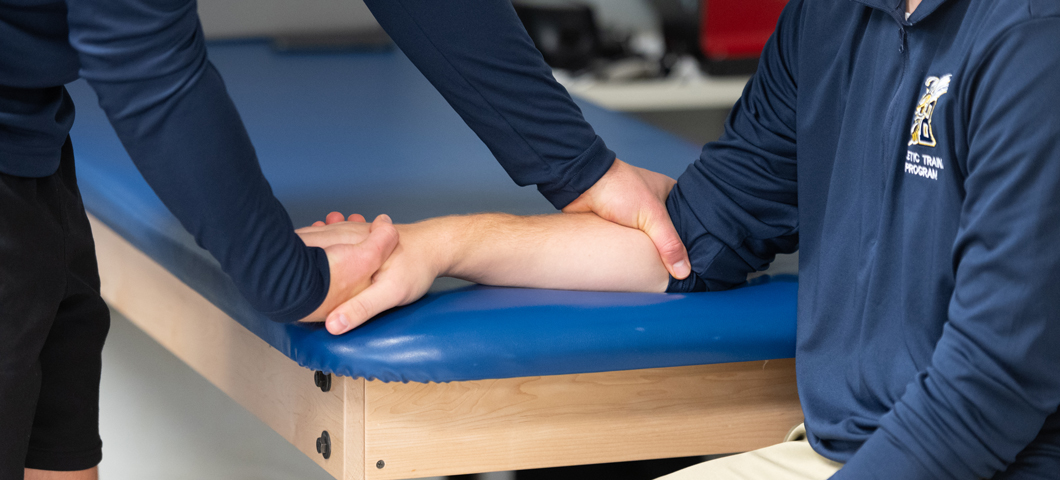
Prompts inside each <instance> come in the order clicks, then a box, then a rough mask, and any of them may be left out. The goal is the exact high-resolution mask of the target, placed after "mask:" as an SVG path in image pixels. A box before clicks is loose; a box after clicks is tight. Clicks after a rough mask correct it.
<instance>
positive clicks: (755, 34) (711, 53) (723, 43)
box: [699, 0, 787, 61]
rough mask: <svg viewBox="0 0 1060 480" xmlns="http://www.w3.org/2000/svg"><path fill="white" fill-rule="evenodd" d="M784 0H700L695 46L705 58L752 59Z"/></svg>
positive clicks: (777, 15)
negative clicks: (699, 19) (696, 44)
mask: <svg viewBox="0 0 1060 480" xmlns="http://www.w3.org/2000/svg"><path fill="white" fill-rule="evenodd" d="M785 4H787V0H703V2H702V3H701V4H700V15H702V17H701V22H702V23H700V25H701V27H700V30H699V32H700V35H699V47H700V49H702V52H703V55H704V56H705V57H706V58H707V60H711V61H726V60H740V59H755V58H758V56H759V55H760V54H761V53H762V48H763V47H765V45H766V40H769V36H770V35H772V34H773V30H774V29H775V28H776V26H777V20H778V19H779V18H780V12H781V11H782V10H783V9H784V5H785Z"/></svg>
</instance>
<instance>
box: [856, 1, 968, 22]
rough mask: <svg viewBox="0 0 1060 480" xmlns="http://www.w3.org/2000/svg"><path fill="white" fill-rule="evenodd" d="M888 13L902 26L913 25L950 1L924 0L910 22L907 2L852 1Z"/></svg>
mask: <svg viewBox="0 0 1060 480" xmlns="http://www.w3.org/2000/svg"><path fill="white" fill-rule="evenodd" d="M850 1H852V2H856V3H860V4H862V5H865V6H868V7H871V8H875V9H876V10H880V11H882V12H884V13H887V14H888V15H890V16H891V17H893V18H894V19H895V20H897V21H898V23H901V24H902V25H913V24H915V23H917V22H919V21H921V20H923V19H924V18H927V16H928V15H931V13H932V12H934V11H935V10H936V9H938V8H939V6H940V5H942V4H943V3H946V2H947V1H949V0H923V1H921V2H920V5H918V6H917V7H916V10H915V11H914V12H913V15H911V16H910V17H909V21H906V20H905V0H850Z"/></svg>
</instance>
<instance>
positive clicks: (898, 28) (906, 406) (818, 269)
mask: <svg viewBox="0 0 1060 480" xmlns="http://www.w3.org/2000/svg"><path fill="white" fill-rule="evenodd" d="M1058 49H1060V4H1058V3H1057V2H1054V1H1045V0H1011V1H1005V0H924V2H923V3H921V4H920V5H919V7H918V8H917V9H916V11H915V12H914V13H913V14H912V16H911V17H910V18H909V19H908V20H906V19H905V16H904V2H899V1H894V0H891V1H887V0H832V1H824V0H821V1H815V0H793V1H791V2H790V3H789V4H788V6H787V7H786V10H785V11H784V14H783V15H782V17H781V20H780V22H779V25H778V28H777V31H776V33H775V34H774V36H773V38H772V39H771V40H770V41H769V42H768V45H767V47H766V49H765V51H764V53H763V57H762V59H761V62H760V66H759V70H758V72H757V73H756V75H755V76H754V78H753V79H752V80H751V82H750V83H749V84H748V86H747V87H746V89H745V91H744V95H743V97H742V98H741V99H740V101H739V102H738V104H737V105H736V107H735V108H734V110H733V112H732V113H731V115H730V117H729V119H728V120H727V123H726V129H725V133H724V135H723V137H722V138H721V139H720V140H719V141H718V142H714V143H710V144H708V145H706V146H705V147H704V149H703V152H702V155H701V157H700V159H699V160H698V161H696V162H695V163H694V164H693V165H691V166H690V167H689V169H688V170H687V171H686V172H685V173H684V174H683V175H682V176H681V178H680V180H679V181H678V183H677V187H676V188H675V189H674V190H673V192H672V193H671V195H670V197H669V199H668V203H667V206H668V208H669V211H670V213H671V216H672V217H673V219H674V221H675V223H676V225H677V227H678V230H679V232H680V234H681V235H682V238H683V240H684V241H685V244H686V245H687V246H688V249H689V252H690V255H691V259H692V263H693V271H694V272H695V275H694V277H693V278H690V279H688V280H686V281H672V282H671V286H670V287H671V290H691V289H697V288H698V289H721V288H728V287H730V286H732V285H735V284H738V283H740V282H741V281H742V280H743V278H744V275H745V274H746V273H747V272H749V271H753V270H760V269H762V268H764V267H765V266H766V265H767V264H768V263H769V262H770V261H771V260H772V258H773V255H774V254H775V253H779V252H790V251H793V250H795V249H796V248H798V249H799V250H800V258H799V261H800V265H799V303H798V330H797V332H798V334H797V350H796V352H797V353H796V360H797V375H798V384H799V395H800V398H801V400H802V406H803V410H804V412H805V415H806V417H805V418H806V426H807V429H808V432H809V439H810V443H811V445H812V446H813V448H814V449H815V450H816V451H817V452H819V453H821V454H822V455H824V456H826V457H828V458H831V459H833V460H837V461H840V462H845V463H846V465H845V466H844V467H843V468H842V469H841V470H840V471H839V472H838V473H837V474H836V475H835V476H834V477H833V478H837V479H873V478H878V479H905V480H912V479H951V478H952V479H978V478H1004V479H1009V478H1012V479H1015V478H1020V479H1023V478H1043V479H1044V478H1057V475H1060V473H1058V472H1060V414H1058V413H1057V409H1058V406H1060V247H1058V243H1057V242H1058V240H1060V50H1058Z"/></svg>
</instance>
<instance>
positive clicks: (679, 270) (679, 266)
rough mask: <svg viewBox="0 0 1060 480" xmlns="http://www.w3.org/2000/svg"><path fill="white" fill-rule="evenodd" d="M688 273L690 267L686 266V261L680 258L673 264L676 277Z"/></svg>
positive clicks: (685, 275) (690, 269)
mask: <svg viewBox="0 0 1060 480" xmlns="http://www.w3.org/2000/svg"><path fill="white" fill-rule="evenodd" d="M689 273H692V268H691V267H689V266H688V262H686V261H684V260H681V261H680V262H677V263H675V264H674V274H675V275H676V276H677V278H685V277H687V276H688V274H689Z"/></svg>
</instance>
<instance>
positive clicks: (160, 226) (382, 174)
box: [68, 42, 798, 382]
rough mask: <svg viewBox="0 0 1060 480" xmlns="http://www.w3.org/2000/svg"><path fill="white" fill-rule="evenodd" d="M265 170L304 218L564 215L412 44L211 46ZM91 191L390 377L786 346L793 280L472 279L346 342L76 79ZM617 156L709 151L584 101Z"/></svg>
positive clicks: (301, 330) (354, 361) (654, 160)
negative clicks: (161, 185) (562, 285)
mask: <svg viewBox="0 0 1060 480" xmlns="http://www.w3.org/2000/svg"><path fill="white" fill-rule="evenodd" d="M209 55H210V58H211V60H212V61H213V62H214V64H215V65H216V66H217V68H218V69H219V70H220V71H221V74H222V75H223V76H224V78H225V81H226V84H227V86H228V90H229V92H230V94H231V95H232V97H233V99H234V101H235V103H236V105H237V106H238V107H239V110H240V112H241V114H242V116H243V120H244V122H245V124H246V126H247V129H248V131H249V132H250V136H251V138H252V140H253V142H254V145H255V148H256V149H257V153H258V157H259V159H260V161H261V165H262V169H263V171H264V172H265V175H266V177H267V178H268V179H269V181H270V183H271V184H272V187H273V190H274V192H275V193H276V196H277V197H278V198H279V199H280V201H281V202H283V204H284V205H285V206H286V207H287V209H288V211H289V212H290V214H291V217H292V219H293V220H294V223H295V225H296V226H302V225H308V224H310V223H312V222H313V221H315V220H319V219H323V217H324V215H326V214H327V213H328V212H330V211H333V210H340V211H342V212H343V213H346V214H349V213H362V214H364V215H365V216H366V217H368V218H369V219H371V218H373V217H374V216H375V215H377V214H380V213H387V214H389V215H390V216H391V217H393V219H394V221H395V222H412V221H416V220H420V219H423V218H428V217H433V216H438V215H447V214H457V213H471V212H481V211H504V212H509V213H515V214H537V213H548V212H552V211H554V210H553V209H552V207H551V206H550V205H549V204H548V202H547V201H545V199H544V198H543V197H541V196H540V195H539V194H538V193H537V191H536V189H534V188H532V187H528V188H520V187H518V186H516V185H515V184H514V183H513V182H512V181H511V179H509V178H508V176H507V174H506V173H505V172H504V170H503V169H502V168H501V167H500V165H498V164H497V162H496V161H495V160H494V159H493V157H492V155H490V153H489V150H487V149H486V147H485V146H484V145H483V144H482V143H481V142H480V141H479V140H478V138H477V137H475V135H474V133H472V132H471V130H470V129H469V128H468V127H467V126H466V125H465V124H464V123H463V121H462V120H461V119H460V117H459V116H458V115H457V114H456V113H455V112H454V111H453V110H452V109H451V108H450V107H449V105H448V104H447V103H446V102H445V101H444V100H443V99H442V97H441V95H440V94H438V93H437V92H436V91H435V90H434V88H433V87H431V85H430V84H429V83H428V82H427V80H426V79H425V78H423V76H422V75H420V73H419V72H418V71H417V70H416V69H415V67H414V66H413V65H412V64H411V63H410V62H409V61H408V59H406V58H405V56H404V55H402V54H401V53H400V51H397V50H391V51H385V52H368V53H363V52H362V53H303V54H290V53H274V52H273V51H272V50H271V49H269V47H268V46H267V44H265V43H264V42H240V43H223V44H213V45H211V47H210V49H209ZM68 89H69V90H70V93H71V95H72V96H73V98H74V101H75V104H76V105H77V120H76V122H75V124H74V129H73V132H72V133H71V135H72V137H73V142H74V151H75V155H76V158H77V169H78V176H79V185H80V188H81V192H82V196H83V197H84V201H85V206H86V208H87V209H88V210H89V212H91V213H92V214H93V215H95V216H96V217H97V218H99V219H100V220H101V221H103V222H104V223H105V224H107V225H108V226H109V227H111V228H112V229H114V230H115V231H117V232H118V233H119V234H120V235H122V236H123V237H124V238H126V239H127V240H128V241H129V242H130V243H132V244H133V245H134V246H136V247H137V248H139V249H140V250H142V251H144V252H145V253H146V254H148V255H149V256H150V257H152V258H153V259H154V260H155V261H157V262H158V263H159V264H161V265H162V266H163V267H165V268H167V269H168V270H169V271H170V272H172V273H173V274H174V275H176V276H177V277H178V278H180V279H181V280H182V281H183V282H185V283H186V284H188V285H189V286H191V287H192V288H193V289H195V290H196V291H198V292H199V293H200V294H202V295H203V296H204V297H206V298H207V299H208V300H209V301H211V302H212V303H214V304H215V305H217V306H218V307H219V308H221V310H223V311H224V312H225V313H227V314H229V315H230V316H232V317H233V318H234V319H236V320H237V321H239V322H240V323H242V324H243V325H244V326H246V327H247V328H248V329H250V330H251V331H253V332H254V333H255V334H257V335H259V336H260V337H261V338H263V339H264V340H266V341H267V342H268V343H269V344H271V345H272V346H273V347H275V348H277V349H278V350H280V351H281V352H283V353H284V354H286V355H287V356H289V357H291V358H292V359H294V360H295V361H297V362H298V363H299V364H301V365H303V366H306V367H308V368H312V369H317V370H324V371H326V372H334V373H337V374H340V375H347V376H354V377H365V378H369V379H380V380H384V381H416V382H428V381H435V382H445V381H462V380H478V379H487V378H509V377H525V376H537V375H557V374H567V373H587V372H599V371H612V370H630V369H639V368H657V367H671V366H682V365H695V364H708V363H723V362H736V361H749V360H767V359H774V358H789V357H793V356H794V354H795V294H796V290H797V288H798V284H797V283H796V282H795V281H794V279H792V278H780V279H773V280H772V281H759V282H758V283H757V284H756V285H753V286H747V287H743V288H739V289H736V290H732V291H728V292H716V293H696V294H643V293H635V294H634V293H599V292H568V291H556V290H529V289H516V288H494V287H482V286H471V287H463V288H459V289H455V290H449V291H443V292H438V293H432V294H429V295H428V296H427V297H425V298H424V299H422V300H420V301H418V302H416V303H414V304H412V305H409V306H407V307H403V308H400V309H395V310H392V311H390V312H387V313H385V314H383V315H381V316H379V317H377V318H375V319H373V320H372V321H370V322H369V323H367V324H366V325H364V326H362V327H360V328H357V329H355V330H353V331H352V332H350V333H347V334H346V335H342V336H339V337H334V336H331V335H330V334H328V333H327V331H326V330H324V329H323V327H322V325H305V324H290V325H285V324H278V323H274V322H271V321H269V320H268V319H266V318H265V317H262V316H260V315H258V314H257V313H255V312H254V311H252V310H251V309H250V308H249V306H248V305H247V304H246V303H245V301H244V300H243V299H242V297H241V296H240V295H239V294H238V293H237V292H236V289H235V286H234V285H233V284H232V283H231V281H230V280H229V279H228V277H227V276H225V275H224V274H223V273H222V272H221V270H220V268H219V266H218V265H217V263H216V262H215V261H214V260H213V259H212V258H211V257H210V256H209V254H207V253H206V252H205V251H203V250H201V249H199V248H198V247H197V246H196V245H195V243H194V241H193V240H192V238H191V236H190V235H189V234H188V233H186V232H185V231H184V230H183V228H182V227H181V226H180V224H179V223H178V222H177V220H176V219H175V218H174V217H173V216H172V215H171V214H170V213H169V212H168V211H167V210H166V209H165V207H164V206H163V205H162V203H161V202H160V201H159V200H158V198H157V197H156V196H155V195H154V193H153V192H152V191H151V189H150V188H149V187H148V186H147V184H146V182H144V180H143V179H142V178H141V177H140V175H139V173H138V172H137V171H136V169H135V167H134V166H133V164H132V162H131V161H130V160H129V158H128V155H127V154H126V153H125V151H124V149H123V148H122V146H121V144H120V143H119V142H118V139H117V137H116V136H115V134H114V131H113V130H112V129H111V127H110V125H109V123H108V122H107V120H106V118H105V116H104V115H103V112H102V111H101V110H100V109H99V108H98V107H97V106H96V103H97V102H96V98H95V94H94V93H93V92H92V91H91V89H90V88H89V87H88V85H87V84H86V83H84V82H83V81H78V82H75V83H73V84H70V85H68ZM578 104H579V106H580V107H581V108H582V110H583V112H584V114H585V117H586V119H587V120H588V121H589V122H590V123H591V124H592V125H593V127H594V128H595V129H596V131H597V133H598V134H599V135H600V136H601V137H603V138H604V140H605V141H606V142H607V143H608V146H609V147H610V148H611V149H612V150H614V151H615V152H617V153H618V156H619V158H621V159H623V160H625V161H627V162H629V163H632V164H635V165H638V166H643V167H646V168H650V169H653V170H656V171H660V172H662V173H665V174H668V175H670V176H673V177H676V176H678V175H679V174H680V173H681V172H682V171H684V169H685V167H686V166H687V165H688V164H689V163H690V162H692V161H693V160H694V159H695V158H696V157H697V156H698V153H699V148H698V147H697V146H695V145H692V144H690V143H687V142H685V141H682V140H680V139H678V138H676V137H674V136H672V135H670V134H667V133H665V132H662V131H659V130H657V129H655V128H653V127H650V126H647V125H645V124H643V123H641V122H639V121H637V120H634V119H631V118H628V117H626V116H623V115H621V114H618V113H614V112H610V111H607V110H604V109H601V108H599V107H596V106H594V105H592V104H589V103H587V102H584V101H578Z"/></svg>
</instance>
